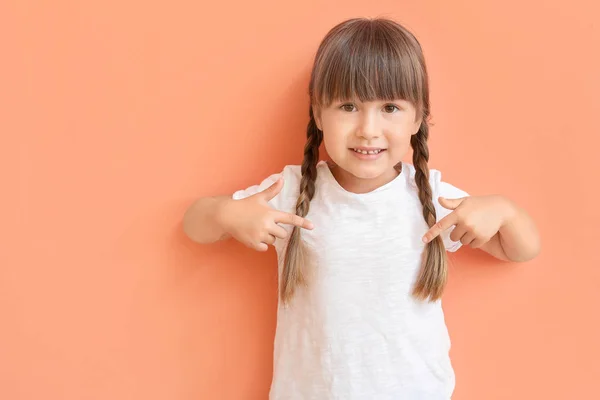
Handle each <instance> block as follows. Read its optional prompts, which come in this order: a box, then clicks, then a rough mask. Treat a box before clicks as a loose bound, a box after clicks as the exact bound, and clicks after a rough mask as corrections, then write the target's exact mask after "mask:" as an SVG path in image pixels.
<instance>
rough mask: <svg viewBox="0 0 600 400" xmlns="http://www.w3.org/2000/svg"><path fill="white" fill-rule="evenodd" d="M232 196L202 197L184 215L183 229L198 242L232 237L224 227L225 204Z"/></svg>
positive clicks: (211, 241) (210, 241)
mask: <svg viewBox="0 0 600 400" xmlns="http://www.w3.org/2000/svg"><path fill="white" fill-rule="evenodd" d="M230 201H235V200H232V198H231V196H217V197H202V198H200V199H198V200H196V201H195V202H194V203H193V204H192V205H191V206H190V207H189V208H188V209H187V210H186V212H185V214H184V216H183V231H184V232H185V234H186V235H187V236H188V237H189V238H190V239H192V240H193V241H194V242H197V243H214V242H216V241H219V240H223V239H227V238H229V237H230V235H229V233H227V232H226V230H225V228H224V227H223V223H222V221H223V218H222V216H223V209H224V208H225V207H224V206H225V205H226V204H227V203H228V202H230Z"/></svg>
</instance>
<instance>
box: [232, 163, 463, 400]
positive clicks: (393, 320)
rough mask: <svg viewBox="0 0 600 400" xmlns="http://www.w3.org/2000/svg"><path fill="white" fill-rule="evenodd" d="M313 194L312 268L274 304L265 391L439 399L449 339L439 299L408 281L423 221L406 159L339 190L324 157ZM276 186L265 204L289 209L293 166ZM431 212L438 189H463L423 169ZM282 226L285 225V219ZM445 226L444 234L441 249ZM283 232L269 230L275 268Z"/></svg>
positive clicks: (443, 192)
mask: <svg viewBox="0 0 600 400" xmlns="http://www.w3.org/2000/svg"><path fill="white" fill-rule="evenodd" d="M317 171H318V172H317V180H316V191H315V196H314V198H313V200H312V201H311V204H310V211H309V213H308V215H307V218H308V219H309V220H310V221H311V222H313V224H314V229H313V230H310V231H309V230H303V231H302V239H303V240H304V241H305V242H306V243H307V245H308V246H309V248H310V249H311V250H312V257H313V260H314V265H315V268H314V269H313V270H311V271H310V281H309V284H308V286H307V287H306V288H301V289H300V290H297V291H296V293H295V295H294V297H293V299H292V302H291V303H290V304H289V305H287V306H283V305H282V304H280V306H279V307H278V312H277V329H276V335H275V346H274V365H273V381H272V384H271V390H270V399H271V400H282V399H286V400H288V399H289V400H296V399H298V400H308V399H311V400H312V399H315V400H334V399H336V400H337V399H339V400H355V399H356V400H358V399H360V400H374V399H377V400H387V399H408V400H447V399H450V398H451V395H452V392H453V391H454V384H455V378H454V371H453V369H452V365H451V362H450V357H449V350H450V339H449V336H448V331H447V328H446V324H445V321H444V314H443V311H442V307H441V301H437V302H434V303H429V302H420V301H417V300H415V299H413V298H412V297H411V294H410V293H411V290H412V287H413V284H414V282H415V279H416V275H417V272H418V271H419V268H420V266H421V261H420V260H421V255H422V253H423V248H424V246H425V244H424V243H423V242H422V241H421V238H422V236H423V235H424V234H425V232H427V230H428V229H429V228H428V226H427V224H426V223H425V220H424V219H423V213H422V205H421V203H420V201H419V198H418V189H417V186H416V183H415V181H414V176H415V168H414V166H413V165H410V164H407V163H403V168H402V172H401V173H400V174H399V175H398V176H397V177H396V178H395V179H394V180H393V181H391V182H389V183H387V184H386V185H383V186H381V187H379V188H377V189H375V190H373V191H372V192H369V193H365V194H356V193H351V192H348V191H346V190H345V189H344V188H342V187H341V186H340V185H339V184H338V182H337V181H336V180H335V178H334V177H333V175H332V174H331V171H330V170H329V167H328V165H327V164H326V163H325V162H324V161H321V162H319V164H318V166H317ZM282 174H283V177H284V179H285V184H284V188H283V189H282V191H281V193H279V194H278V195H277V196H276V197H275V198H274V199H273V200H272V201H271V202H270V205H271V206H272V207H273V208H275V209H278V210H282V211H286V212H292V213H294V210H295V204H296V200H297V198H298V192H299V184H300V178H301V173H300V166H297V165H294V166H286V167H285V168H284V170H283V172H282ZM279 175H281V174H275V175H272V176H270V177H269V178H267V179H265V180H264V181H263V182H262V183H261V184H260V185H256V186H252V187H250V188H248V189H246V190H242V191H238V192H235V193H234V195H233V198H234V199H236V200H238V199H243V198H245V197H247V196H250V195H252V194H255V193H257V192H260V191H263V190H265V189H266V188H267V187H269V186H271V185H272V184H273V183H274V182H275V181H276V180H277V178H278V177H279ZM430 183H431V187H432V192H433V201H434V205H435V208H436V212H437V219H438V220H440V219H441V218H443V217H444V216H446V215H447V214H448V213H450V212H451V211H450V210H447V209H445V208H443V207H442V206H441V205H440V204H439V203H438V200H437V198H438V196H443V197H447V198H459V197H465V196H468V194H467V193H465V192H463V191H462V190H459V189H457V188H456V187H454V186H452V185H450V184H448V183H445V182H442V181H441V173H440V172H439V171H437V170H433V169H432V170H430ZM284 228H286V229H287V230H288V232H289V231H291V227H290V226H285V225H284ZM449 233H450V231H447V232H445V233H444V234H443V239H444V243H445V245H446V249H447V250H448V251H456V250H457V249H458V248H459V247H460V246H461V243H460V242H452V241H451V240H450V238H449ZM285 244H286V243H285V241H284V240H280V239H277V241H276V243H275V248H276V250H277V254H278V260H279V271H281V269H282V266H283V252H284V249H285Z"/></svg>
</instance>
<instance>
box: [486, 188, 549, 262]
mask: <svg viewBox="0 0 600 400" xmlns="http://www.w3.org/2000/svg"><path fill="white" fill-rule="evenodd" d="M498 202H499V203H500V204H499V206H498V208H499V210H503V211H500V212H501V213H502V212H503V213H504V215H505V217H504V218H503V219H504V223H503V224H502V225H501V226H500V229H499V230H498V232H497V233H496V234H495V235H494V236H493V237H492V238H491V239H490V241H489V242H487V243H484V244H483V245H482V246H481V250H483V251H485V252H486V253H489V254H491V255H492V256H494V257H496V258H499V259H502V260H506V261H515V262H523V261H529V260H531V259H533V258H535V257H537V256H538V254H539V253H540V248H541V244H540V236H539V233H538V230H537V228H536V226H535V223H534V222H533V220H532V218H531V217H530V216H529V214H528V213H527V212H526V211H525V210H524V209H523V208H521V207H519V206H518V205H516V204H515V203H514V202H512V201H510V200H509V199H507V198H505V197H500V198H499V199H498ZM502 204H504V205H502Z"/></svg>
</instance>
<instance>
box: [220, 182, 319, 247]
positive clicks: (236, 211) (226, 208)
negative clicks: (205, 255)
mask: <svg viewBox="0 0 600 400" xmlns="http://www.w3.org/2000/svg"><path fill="white" fill-rule="evenodd" d="M281 188H283V179H282V178H279V180H278V181H277V182H275V183H274V184H273V185H271V186H270V187H269V188H267V189H265V190H264V191H262V192H260V193H256V194H254V195H252V196H249V197H247V198H245V199H242V200H231V201H228V202H226V203H225V204H224V205H223V207H222V209H221V210H220V213H219V214H220V215H219V220H220V221H221V226H222V227H223V228H224V229H225V231H226V232H227V233H228V234H229V235H231V237H233V238H234V239H236V240H238V241H239V242H241V243H243V244H245V245H246V246H248V247H250V248H252V249H255V250H258V251H267V249H268V248H269V247H268V245H270V244H274V243H275V240H276V238H280V239H285V238H286V236H287V231H286V230H285V229H283V228H282V227H281V226H280V225H278V224H280V223H281V224H289V225H295V226H298V227H300V228H304V229H313V224H312V223H311V222H310V221H308V220H307V219H305V218H302V217H299V216H298V215H295V214H290V213H286V212H282V211H278V210H274V209H273V208H271V207H270V206H269V204H268V202H269V201H270V200H271V199H273V198H274V197H275V196H277V194H278V193H279V192H280V191H281Z"/></svg>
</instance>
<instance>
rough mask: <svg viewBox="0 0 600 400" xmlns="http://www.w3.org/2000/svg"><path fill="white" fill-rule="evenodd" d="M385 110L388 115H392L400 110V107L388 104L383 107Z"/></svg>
mask: <svg viewBox="0 0 600 400" xmlns="http://www.w3.org/2000/svg"><path fill="white" fill-rule="evenodd" d="M383 109H384V110H385V112H386V113H389V114H392V113H394V112H396V111H399V110H400V109H399V108H398V106H395V105H393V104H387V105H385V106H384V107H383Z"/></svg>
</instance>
